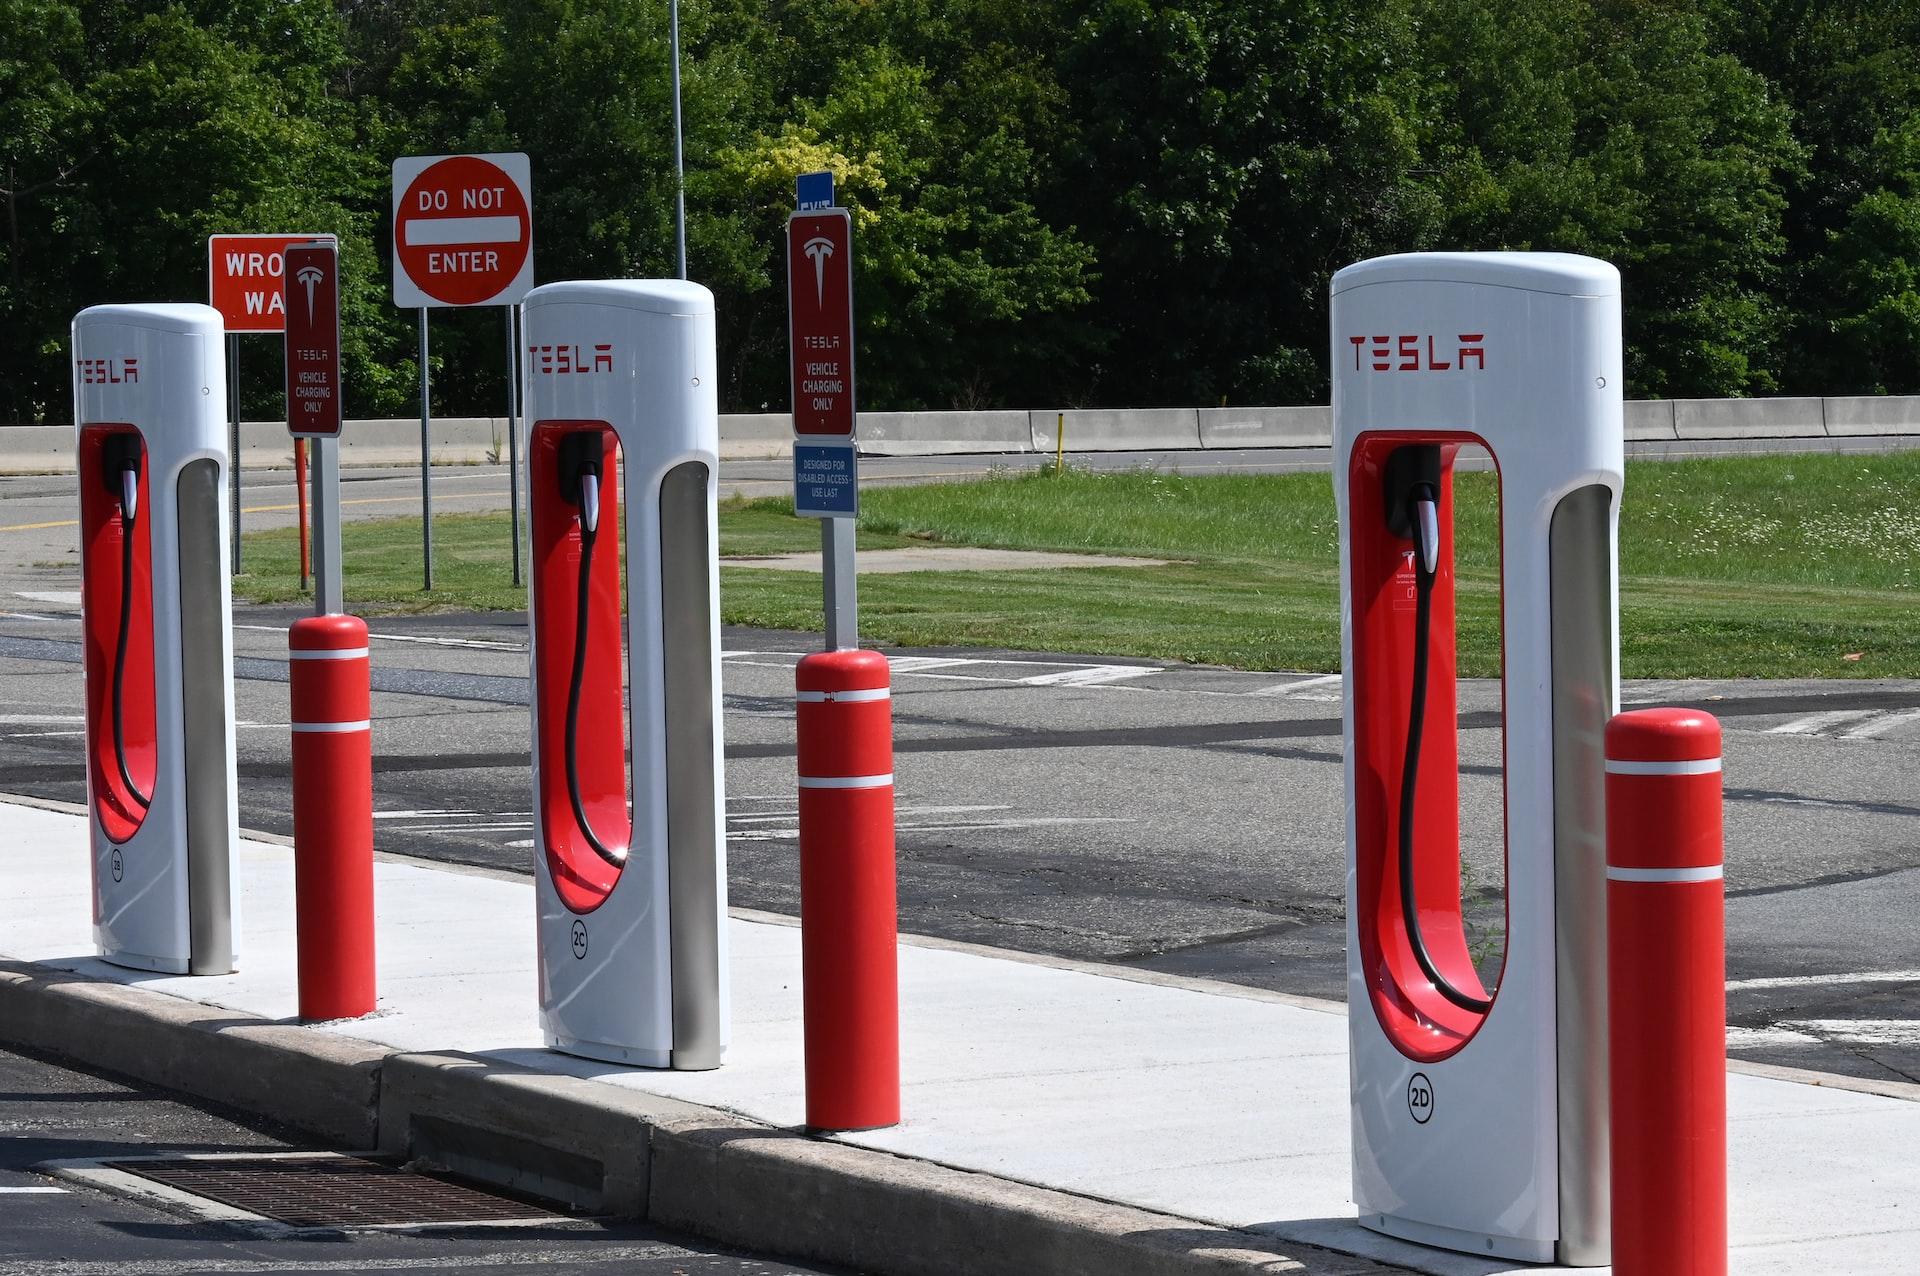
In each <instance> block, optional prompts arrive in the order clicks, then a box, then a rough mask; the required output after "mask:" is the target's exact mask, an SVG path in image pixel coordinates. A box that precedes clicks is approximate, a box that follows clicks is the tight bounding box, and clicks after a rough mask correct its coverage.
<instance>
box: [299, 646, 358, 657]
mask: <svg viewBox="0 0 1920 1276" xmlns="http://www.w3.org/2000/svg"><path fill="white" fill-rule="evenodd" d="M366 658H367V649H366V648H365V647H330V648H327V649H326V650H324V651H289V652H288V653H287V659H288V660H365V659H366Z"/></svg>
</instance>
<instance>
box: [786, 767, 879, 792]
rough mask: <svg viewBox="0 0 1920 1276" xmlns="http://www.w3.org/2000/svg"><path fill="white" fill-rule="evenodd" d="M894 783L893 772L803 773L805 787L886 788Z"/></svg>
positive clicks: (802, 781) (801, 778)
mask: <svg viewBox="0 0 1920 1276" xmlns="http://www.w3.org/2000/svg"><path fill="white" fill-rule="evenodd" d="M892 784H893V772H891V771H889V772H887V773H886V774H885V775H803V776H801V777H800V787H801V788H803V789H884V788H889V787H891V786H892Z"/></svg>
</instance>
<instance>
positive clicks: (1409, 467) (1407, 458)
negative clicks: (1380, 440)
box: [1382, 443, 1440, 541]
mask: <svg viewBox="0 0 1920 1276" xmlns="http://www.w3.org/2000/svg"><path fill="white" fill-rule="evenodd" d="M1382 478H1383V485H1384V487H1385V489H1386V507H1387V530H1388V531H1389V532H1392V533H1393V534H1394V535H1395V536H1398V537H1399V538H1400V539H1401V540H1405V541H1410V540H1413V539H1414V538H1415V536H1416V534H1417V533H1418V531H1419V521H1418V519H1417V518H1416V517H1415V514H1414V506H1415V505H1416V504H1417V503H1418V502H1419V501H1420V499H1422V497H1424V498H1425V499H1426V500H1430V501H1431V500H1437V499H1439V495H1440V445H1439V444H1438V443H1409V444H1407V445H1405V446H1404V447H1397V448H1395V449H1394V450H1393V451H1392V452H1390V453H1388V454H1387V470H1386V473H1385V474H1384V475H1383V476H1382Z"/></svg>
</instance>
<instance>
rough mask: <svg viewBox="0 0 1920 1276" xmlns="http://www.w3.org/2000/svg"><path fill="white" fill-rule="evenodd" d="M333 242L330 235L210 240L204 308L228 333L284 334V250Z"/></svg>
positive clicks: (223, 236) (226, 237) (218, 236)
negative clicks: (209, 308)
mask: <svg viewBox="0 0 1920 1276" xmlns="http://www.w3.org/2000/svg"><path fill="white" fill-rule="evenodd" d="M333 242H334V239H333V236H332V235H209V236H208V237H207V304H208V305H209V306H212V307H213V308H214V309H215V310H218V311H219V312H220V318H221V319H222V320H223V321H224V322H225V324H226V329H227V331H228V332H283V331H285V330H286V326H287V309H286V295H285V288H284V285H283V283H282V280H283V278H284V276H285V274H286V251H287V248H288V246H289V245H291V244H310V243H328V244H330V243H333Z"/></svg>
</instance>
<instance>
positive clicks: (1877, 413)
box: [1821, 394, 1920, 438]
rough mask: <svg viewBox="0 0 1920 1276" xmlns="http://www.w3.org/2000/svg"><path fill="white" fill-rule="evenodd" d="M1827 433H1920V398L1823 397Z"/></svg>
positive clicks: (1841, 434) (1842, 436)
mask: <svg viewBox="0 0 1920 1276" xmlns="http://www.w3.org/2000/svg"><path fill="white" fill-rule="evenodd" d="M1821 402H1822V403H1823V404H1824V405H1825V412H1826V419H1827V433H1828V434H1829V435H1831V436H1833V437H1834V438H1848V437H1853V436H1857V435H1862V434H1906V435H1920V398H1916V397H1914V396H1912V395H1895V394H1887V395H1865V396H1854V397H1848V398H1837V399H1823V400H1821Z"/></svg>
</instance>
